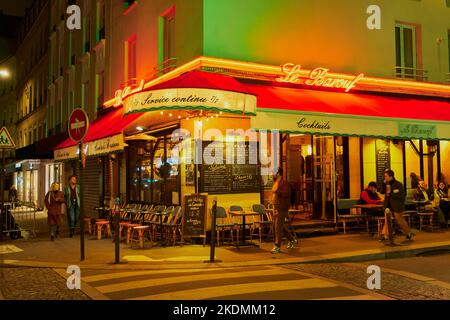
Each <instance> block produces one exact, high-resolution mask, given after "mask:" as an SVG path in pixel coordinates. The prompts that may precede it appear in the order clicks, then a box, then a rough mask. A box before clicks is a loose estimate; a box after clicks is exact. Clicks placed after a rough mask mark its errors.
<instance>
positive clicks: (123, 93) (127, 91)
mask: <svg viewBox="0 0 450 320" xmlns="http://www.w3.org/2000/svg"><path fill="white" fill-rule="evenodd" d="M144 84H145V80H141V82H140V83H139V86H137V87H136V88H134V89H132V88H131V86H127V87H125V88H123V89H119V90H116V93H115V94H114V106H115V107H118V106H121V105H122V104H123V99H125V98H126V97H128V96H129V95H131V94H135V93H138V92H140V91H142V90H143V89H144Z"/></svg>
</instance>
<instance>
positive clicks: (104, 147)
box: [54, 107, 140, 160]
mask: <svg viewBox="0 0 450 320" xmlns="http://www.w3.org/2000/svg"><path fill="white" fill-rule="evenodd" d="M139 117H140V114H132V115H129V116H127V117H125V118H124V117H123V108H121V107H120V108H111V110H110V111H108V112H107V113H106V114H104V115H102V116H100V117H99V118H97V119H96V120H95V121H93V122H92V123H91V124H90V126H89V130H88V132H87V134H86V137H85V139H84V141H83V142H84V148H85V152H86V156H87V157H89V156H98V155H102V154H108V153H112V152H117V151H121V150H123V148H124V147H125V143H124V141H123V130H124V129H125V127H126V126H128V125H129V124H131V123H132V122H133V121H135V120H136V119H138V118H139ZM54 156H55V160H70V159H75V158H77V157H78V146H77V144H76V143H75V142H74V141H73V140H72V139H70V138H68V139H66V140H64V141H63V142H62V143H60V144H59V145H57V146H56V147H55V151H54Z"/></svg>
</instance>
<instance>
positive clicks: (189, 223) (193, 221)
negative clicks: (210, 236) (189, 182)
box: [183, 194, 208, 238]
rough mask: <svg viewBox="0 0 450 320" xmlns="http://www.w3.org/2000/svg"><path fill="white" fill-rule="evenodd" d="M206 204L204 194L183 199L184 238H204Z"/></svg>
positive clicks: (187, 196) (206, 198) (206, 200)
mask: <svg viewBox="0 0 450 320" xmlns="http://www.w3.org/2000/svg"><path fill="white" fill-rule="evenodd" d="M207 202H208V196H207V195H206V194H190V195H186V196H185V197H184V207H185V210H184V226H183V236H184V237H186V238H189V237H204V236H205V235H206V209H207V204H208V203H207Z"/></svg>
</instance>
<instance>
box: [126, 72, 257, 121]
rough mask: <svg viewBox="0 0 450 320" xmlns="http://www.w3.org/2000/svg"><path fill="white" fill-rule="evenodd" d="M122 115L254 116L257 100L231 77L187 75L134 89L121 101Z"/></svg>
mask: <svg viewBox="0 0 450 320" xmlns="http://www.w3.org/2000/svg"><path fill="white" fill-rule="evenodd" d="M122 103H123V107H124V114H132V113H137V112H149V111H157V110H171V109H176V110H205V111H213V112H219V111H223V112H227V113H235V114H245V115H255V112H256V111H255V109H256V97H255V96H254V95H253V94H252V93H251V91H250V90H249V89H248V88H247V87H246V86H245V85H244V84H242V83H241V82H239V81H238V80H236V79H235V78H234V77H231V76H227V75H222V74H216V73H211V72H203V71H189V72H186V73H184V74H182V75H180V76H179V77H177V78H174V79H171V80H168V81H166V82H163V83H160V84H157V85H155V86H152V87H149V88H148V89H146V90H139V89H135V92H133V93H130V94H129V95H128V96H126V97H124V98H123V101H122Z"/></svg>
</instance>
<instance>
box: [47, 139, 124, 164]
mask: <svg viewBox="0 0 450 320" xmlns="http://www.w3.org/2000/svg"><path fill="white" fill-rule="evenodd" d="M125 147H126V144H125V142H124V141H123V135H122V134H116V135H114V136H111V137H106V138H103V139H99V140H95V141H90V142H87V143H85V144H83V151H84V152H83V154H84V156H85V157H92V156H98V155H102V154H108V153H114V152H118V151H122V150H123V149H124V148H125ZM78 154H79V151H78V146H77V145H76V146H71V147H67V148H64V149H58V150H55V151H54V158H55V160H57V161H64V160H71V159H76V158H78Z"/></svg>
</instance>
